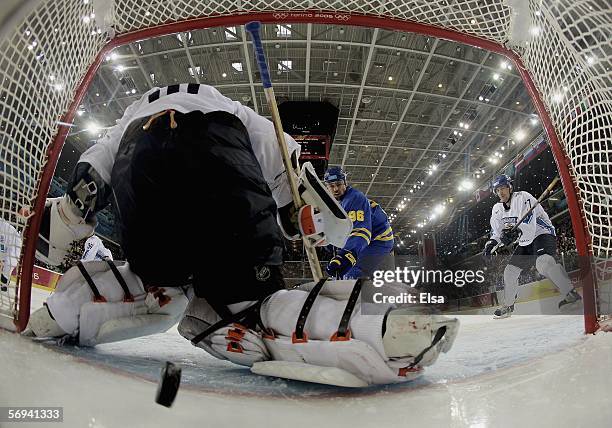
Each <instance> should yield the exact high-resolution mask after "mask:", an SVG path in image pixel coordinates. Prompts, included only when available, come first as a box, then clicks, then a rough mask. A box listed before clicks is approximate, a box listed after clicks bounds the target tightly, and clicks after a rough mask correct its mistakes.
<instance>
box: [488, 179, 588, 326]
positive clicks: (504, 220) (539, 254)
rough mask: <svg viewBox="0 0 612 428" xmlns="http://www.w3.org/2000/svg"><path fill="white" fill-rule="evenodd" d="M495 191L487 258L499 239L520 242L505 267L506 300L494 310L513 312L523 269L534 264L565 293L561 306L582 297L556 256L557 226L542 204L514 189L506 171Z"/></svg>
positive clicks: (497, 315)
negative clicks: (553, 223) (520, 220)
mask: <svg viewBox="0 0 612 428" xmlns="http://www.w3.org/2000/svg"><path fill="white" fill-rule="evenodd" d="M493 191H494V192H495V194H496V195H497V196H498V197H499V202H498V203H496V204H495V205H494V206H493V209H492V212H491V239H489V240H488V241H487V243H486V244H485V247H484V251H483V255H484V257H485V259H490V258H491V256H492V255H491V252H492V251H493V249H494V248H495V247H496V246H497V245H498V244H499V243H502V244H503V245H510V244H512V243H513V242H515V241H516V240H518V246H517V247H516V249H515V250H514V254H513V256H512V258H511V259H510V262H509V263H508V265H507V266H506V268H505V269H504V304H503V305H502V306H501V307H500V308H498V309H497V310H495V318H507V317H509V316H510V315H512V312H513V311H514V303H515V301H516V298H517V295H518V287H519V283H518V282H519V276H520V274H521V271H522V270H523V269H528V268H530V267H532V266H534V265H535V267H536V269H537V270H538V272H540V274H542V275H544V276H545V277H546V278H548V279H550V280H551V281H552V283H553V284H554V285H555V287H557V288H558V289H559V291H560V292H561V295H562V296H565V297H564V299H563V300H561V302H559V308H562V307H563V306H565V305H567V304H569V303H574V302H577V301H579V300H582V297H581V296H580V294H578V292H577V291H576V290H574V289H573V287H572V285H571V282H570V280H569V277H568V276H567V273H566V272H565V269H564V268H563V266H561V265H560V264H559V263H557V261H556V260H555V255H556V253H557V237H556V234H555V228H554V226H553V225H552V222H551V221H550V219H549V218H548V214H546V211H544V208H542V205H541V204H539V203H538V201H537V199H536V198H534V197H533V196H532V195H531V194H530V193H529V192H525V191H520V192H518V191H516V192H515V191H514V190H513V188H512V181H511V180H510V177H508V176H507V175H501V176H499V177H497V178H496V179H495V181H494V182H493ZM534 206H535V208H534V209H533V211H532V212H531V213H529V215H527V217H525V219H524V220H523V221H522V222H521V224H520V225H519V226H518V228H516V229H515V230H514V231H512V227H513V226H515V225H516V223H517V221H518V220H519V219H520V218H521V217H523V215H525V214H526V213H527V212H528V211H529V209H530V208H531V207H534Z"/></svg>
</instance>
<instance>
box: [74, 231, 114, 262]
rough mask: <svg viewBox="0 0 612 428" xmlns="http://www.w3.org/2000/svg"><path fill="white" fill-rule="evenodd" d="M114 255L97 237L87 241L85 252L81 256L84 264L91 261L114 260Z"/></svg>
mask: <svg viewBox="0 0 612 428" xmlns="http://www.w3.org/2000/svg"><path fill="white" fill-rule="evenodd" d="M112 259H113V253H111V250H109V249H108V248H106V247H105V246H104V243H103V242H102V240H101V239H100V238H98V237H97V236H96V235H93V236H91V237H90V238H89V239H88V240H87V241H85V250H84V251H83V255H82V256H81V261H82V262H89V261H91V260H112Z"/></svg>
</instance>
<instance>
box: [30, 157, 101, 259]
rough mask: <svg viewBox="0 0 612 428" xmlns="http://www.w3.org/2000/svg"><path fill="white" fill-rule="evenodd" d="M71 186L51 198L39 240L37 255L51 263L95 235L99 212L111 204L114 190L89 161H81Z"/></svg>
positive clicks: (47, 205)
mask: <svg viewBox="0 0 612 428" xmlns="http://www.w3.org/2000/svg"><path fill="white" fill-rule="evenodd" d="M75 183H76V184H75ZM68 189H69V190H68V192H67V194H66V195H64V196H62V197H59V198H50V199H47V201H46V203H45V210H44V212H43V218H42V223H41V226H40V231H39V234H38V241H37V243H36V258H37V259H38V260H41V261H43V262H44V263H46V264H48V265H51V266H59V265H61V264H62V262H63V261H64V259H65V258H66V256H67V255H68V254H69V252H70V250H71V247H72V244H73V243H74V242H76V241H80V240H82V239H85V238H89V237H90V236H91V235H93V233H94V230H95V228H96V225H97V220H96V216H95V213H96V212H98V211H100V210H101V209H102V208H104V207H105V206H106V205H107V203H108V196H109V193H110V187H109V186H108V185H107V184H106V183H105V182H104V180H102V178H101V177H100V175H99V174H98V173H97V172H96V170H95V169H94V168H93V167H92V166H91V165H89V164H88V163H86V162H81V163H79V164H78V165H77V167H76V169H75V172H74V176H73V178H72V182H71V184H69V185H68Z"/></svg>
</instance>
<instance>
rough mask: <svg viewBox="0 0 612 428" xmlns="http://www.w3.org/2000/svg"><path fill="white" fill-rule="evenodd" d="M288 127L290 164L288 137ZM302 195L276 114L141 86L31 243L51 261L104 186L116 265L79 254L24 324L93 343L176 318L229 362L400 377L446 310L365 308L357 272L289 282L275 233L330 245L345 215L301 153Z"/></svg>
mask: <svg viewBox="0 0 612 428" xmlns="http://www.w3.org/2000/svg"><path fill="white" fill-rule="evenodd" d="M285 139H286V141H287V144H288V149H289V153H290V155H291V157H292V162H294V163H295V164H296V165H297V159H298V155H299V146H298V144H297V143H296V142H295V140H293V138H291V137H290V136H289V135H285ZM299 192H300V195H301V197H302V198H303V199H304V200H305V201H309V204H310V205H308V206H305V207H302V208H301V209H300V210H299V211H297V210H296V209H295V207H294V206H293V201H292V195H291V193H290V188H289V185H288V180H287V172H286V170H285V167H284V165H283V162H282V159H281V155H280V150H279V148H278V142H277V140H276V137H275V131H274V127H273V124H272V122H270V121H269V120H267V119H265V118H263V117H261V116H259V115H257V114H256V113H255V112H254V111H253V110H251V109H250V108H248V107H245V106H243V105H241V104H240V103H238V102H235V101H232V100H230V99H229V98H226V97H224V96H223V95H221V94H220V93H219V92H218V91H217V90H216V89H214V88H212V87H210V86H207V85H197V84H189V85H187V84H181V85H172V86H168V87H166V88H153V89H152V90H150V91H148V92H147V93H146V94H144V96H143V97H142V98H141V99H139V100H138V101H136V102H134V103H133V104H132V105H131V106H130V107H128V108H127V110H126V111H125V114H124V116H123V117H122V118H121V119H120V120H119V121H118V123H117V125H116V126H115V127H113V128H112V129H110V130H109V132H108V133H107V135H106V136H105V137H104V138H102V139H101V140H100V141H98V143H97V144H95V145H93V146H92V147H91V148H90V149H89V150H87V151H86V152H85V153H84V154H83V155H82V156H81V158H80V160H79V162H78V164H77V166H76V169H75V172H74V176H73V179H72V182H71V183H70V184H69V185H68V193H67V195H65V196H63V197H61V198H57V199H52V200H49V201H48V203H47V206H46V210H45V213H44V214H45V215H44V218H43V222H42V223H43V226H42V227H41V236H40V239H39V242H38V245H37V255H38V256H39V257H41V258H42V259H43V260H45V261H46V262H47V263H50V264H59V263H61V261H62V259H63V257H64V256H65V254H66V252H67V249H68V248H70V243H71V242H72V241H73V240H75V239H83V238H84V237H86V236H90V235H91V234H92V233H93V227H94V226H95V213H96V212H98V211H99V210H101V209H103V208H104V207H105V206H106V205H107V204H108V202H109V199H111V196H112V198H113V202H114V205H115V206H116V209H117V225H118V227H119V229H120V236H121V247H122V250H123V252H124V254H125V256H126V259H127V263H116V264H115V263H113V262H110V263H108V262H107V261H105V262H99V261H98V262H96V261H93V262H86V263H82V262H79V263H77V266H76V267H73V268H72V269H70V270H68V271H67V272H66V273H65V274H64V276H63V277H62V279H61V280H60V282H59V283H58V285H57V288H56V291H55V292H54V293H53V294H52V295H51V296H50V297H49V299H48V300H47V302H46V306H45V307H43V308H41V309H39V310H37V311H36V312H34V313H33V314H32V316H31V318H30V324H29V327H30V329H31V331H32V333H34V334H35V335H36V336H53V337H55V336H62V335H71V336H72V337H74V338H76V339H77V340H78V342H79V343H80V344H81V345H95V344H98V343H105V342H112V341H116V340H122V339H127V338H132V337H138V336H142V335H146V334H154V333H158V332H161V331H165V330H167V329H168V328H170V327H171V326H172V325H174V324H175V323H176V322H177V321H178V320H179V319H181V318H182V321H181V323H180V325H179V332H180V333H181V334H182V335H183V336H184V337H186V338H187V339H189V340H191V341H192V343H193V344H194V345H197V346H200V347H201V348H203V349H205V350H206V351H207V352H209V353H210V354H212V355H214V356H216V357H218V358H222V359H228V360H230V361H233V362H236V363H237V364H243V365H248V366H251V365H253V364H254V363H255V362H260V361H265V360H274V361H292V362H299V363H300V364H306V363H308V364H311V365H312V366H314V367H315V369H316V370H314V372H316V373H320V372H321V370H320V369H321V366H324V367H332V368H338V369H340V370H345V371H349V372H351V373H352V375H351V376H357V377H358V378H359V379H361V382H365V383H366V384H368V383H387V382H401V381H404V380H407V379H410V378H411V377H412V376H413V375H414V374H415V373H418V372H419V371H420V369H421V367H423V366H425V365H430V364H433V362H434V361H435V360H436V358H437V356H438V353H439V352H446V351H447V350H448V349H449V348H450V346H451V344H452V341H453V339H454V337H455V334H456V332H457V328H456V327H457V323H456V322H455V321H454V320H448V319H447V318H444V317H441V316H429V315H424V316H422V317H415V316H414V315H406V316H403V315H402V314H403V313H404V312H393V311H392V309H393V308H391V307H388V308H387V307H385V310H384V311H382V312H381V313H380V314H379V315H375V316H361V313H360V311H359V310H358V309H357V307H356V306H355V305H356V301H357V299H356V298H357V296H358V295H359V294H358V293H359V291H360V288H359V287H360V285H359V284H358V283H357V282H356V281H349V282H342V281H334V283H336V284H332V285H326V284H325V283H323V282H321V283H320V284H319V289H320V290H319V291H320V293H321V296H319V297H317V298H316V301H315V300H314V297H315V296H316V294H315V295H312V296H311V298H308V299H307V296H308V295H309V294H308V293H307V292H306V291H303V290H297V289H296V290H285V287H284V281H283V277H282V275H281V272H280V265H281V263H282V260H281V256H282V247H283V242H282V239H281V232H283V233H284V234H285V236H286V237H288V238H290V239H298V238H299V237H300V235H302V236H305V237H313V239H315V240H316V241H317V242H321V243H326V244H327V243H329V244H331V245H335V246H338V247H342V246H343V245H344V243H345V242H346V239H347V238H348V235H349V233H350V231H351V228H352V226H351V224H352V223H351V220H350V219H349V218H348V216H347V215H346V212H344V211H343V210H342V208H341V207H340V205H339V204H338V203H337V202H336V201H335V200H334V198H333V196H332V195H331V194H330V193H329V192H328V191H327V190H326V189H325V186H324V185H323V183H322V182H321V181H320V180H319V179H318V178H317V176H316V174H315V173H314V169H313V168H312V166H311V165H310V164H308V163H307V164H305V165H303V166H302V171H301V174H300V177H299ZM277 214H278V223H279V224H277ZM279 225H280V228H279ZM204 248H206V251H203V249H204ZM312 285H313V284H311V286H312ZM351 290H356V291H355V293H351ZM351 295H354V297H355V298H354V299H353V298H349V297H350V296H351ZM188 303H189V305H188ZM303 308H308V309H309V310H310V312H311V316H310V317H308V322H306V321H307V317H306V316H305V315H304V316H302V315H301V314H302V312H303V310H305V309H303ZM298 318H299V320H298ZM237 323H239V324H237ZM296 323H301V327H299V326H297V325H296ZM292 324H294V325H296V329H295V331H294V332H293V333H296V334H292V332H291V331H288V330H287V327H288V326H290V325H292ZM417 325H418V326H419V327H418V328H417V327H415V326H417ZM408 326H410V328H409V327H408ZM336 329H337V331H336ZM264 331H265V332H266V333H267V336H266V337H264V336H263V332H264ZM330 337H331V338H332V339H330ZM351 338H352V340H351ZM296 359H297V360H296ZM352 360H356V361H359V363H358V364H353V363H351V361H352ZM274 367H276V368H278V369H276V368H273V370H272V371H273V372H274V373H278V375H279V376H282V375H283V373H281V372H282V370H281V368H279V366H274ZM283 367H284V366H283ZM295 371H296V369H295V367H293V369H292V373H293V372H295ZM303 372H304V373H306V374H304V375H303V376H301V378H303V379H304V380H314V381H317V379H313V378H312V377H309V376H310V375H309V374H308V373H310V374H311V375H312V370H310V371H309V370H305V371H304V370H303ZM313 376H315V375H313ZM315 377H316V376H315ZM353 380H354V379H353Z"/></svg>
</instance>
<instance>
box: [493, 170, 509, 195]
mask: <svg viewBox="0 0 612 428" xmlns="http://www.w3.org/2000/svg"><path fill="white" fill-rule="evenodd" d="M500 187H509V188H510V189H512V179H511V178H510V177H508V176H507V175H505V174H504V175H500V176H499V177H497V178H496V179H495V180H494V181H493V191H494V192H495V191H496V190H497V189H499V188H500Z"/></svg>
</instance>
